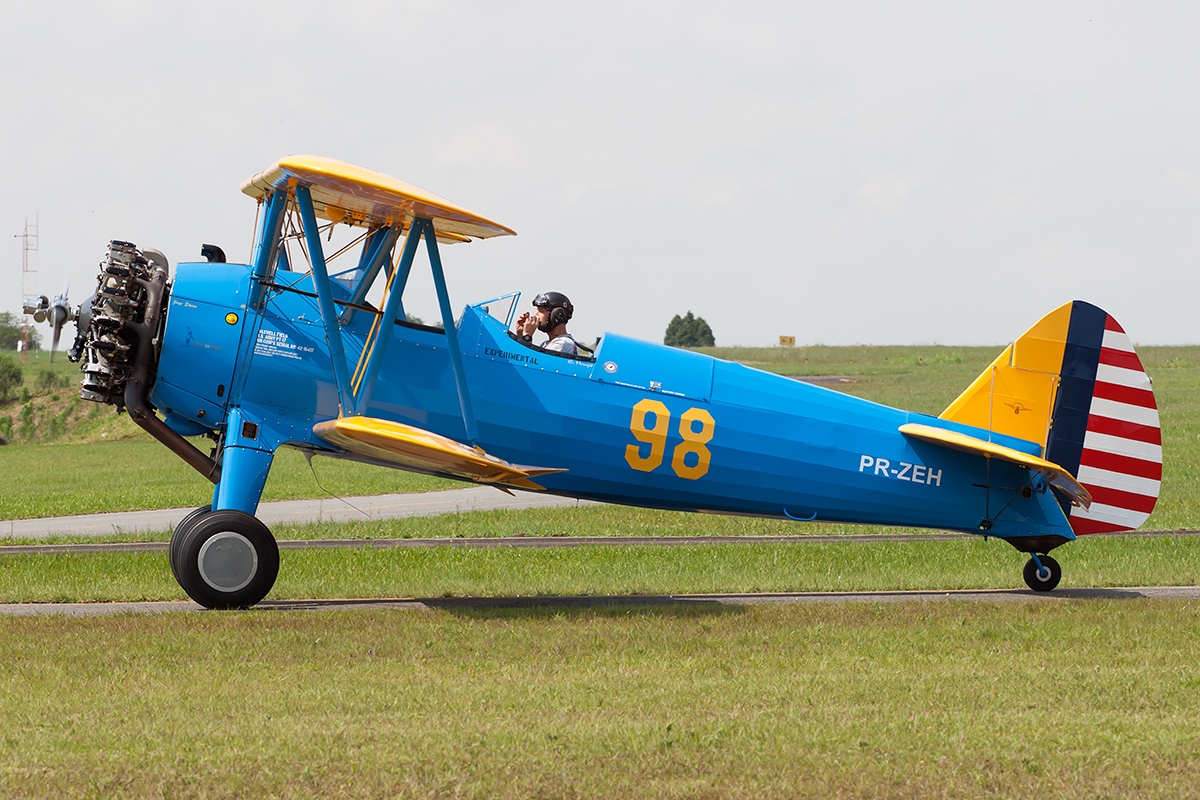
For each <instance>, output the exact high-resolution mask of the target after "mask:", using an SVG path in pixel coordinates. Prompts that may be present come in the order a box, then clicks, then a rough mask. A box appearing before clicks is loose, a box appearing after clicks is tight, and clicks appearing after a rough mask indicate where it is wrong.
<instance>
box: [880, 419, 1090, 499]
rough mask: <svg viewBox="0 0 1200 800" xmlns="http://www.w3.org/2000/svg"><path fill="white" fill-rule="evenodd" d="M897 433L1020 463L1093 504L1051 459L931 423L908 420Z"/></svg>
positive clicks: (1080, 487)
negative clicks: (922, 423)
mask: <svg viewBox="0 0 1200 800" xmlns="http://www.w3.org/2000/svg"><path fill="white" fill-rule="evenodd" d="M900 432H901V433H902V434H904V435H905V436H911V437H912V438H914V439H920V440H921V441H923V442H930V443H931V444H936V445H941V446H942V447H949V448H950V449H951V450H960V451H962V452H964V453H974V454H976V455H981V456H983V457H984V458H998V459H1000V460H1002V461H1009V462H1011V463H1013V464H1019V465H1020V466H1022V467H1026V468H1027V469H1032V470H1036V471H1038V472H1041V473H1043V474H1044V475H1045V476H1046V480H1048V481H1049V482H1050V485H1051V486H1053V487H1055V488H1056V489H1058V490H1059V491H1061V492H1062V493H1063V494H1065V495H1066V496H1067V497H1069V498H1071V500H1072V501H1073V502H1074V503H1075V504H1076V505H1079V506H1083V507H1084V508H1088V507H1089V506H1090V505H1091V504H1092V496H1091V494H1090V493H1088V490H1087V489H1085V488H1083V486H1082V485H1080V483H1079V481H1077V480H1075V476H1074V475H1072V474H1071V473H1069V472H1067V471H1066V470H1065V469H1063V468H1062V467H1060V466H1059V465H1058V464H1055V463H1054V462H1052V461H1047V460H1046V459H1044V458H1038V457H1037V456H1031V455H1029V454H1028V453H1022V452H1021V451H1020V450H1014V449H1012V448H1011V447H1005V446H1004V445H1000V444H995V443H994V442H985V441H984V440H983V439H976V438H975V437H974V436H967V435H966V434H965V433H956V432H955V431H948V430H945V429H943V428H934V427H932V426H930V425H919V424H917V423H914V422H910V423H908V424H905V425H901V426H900Z"/></svg>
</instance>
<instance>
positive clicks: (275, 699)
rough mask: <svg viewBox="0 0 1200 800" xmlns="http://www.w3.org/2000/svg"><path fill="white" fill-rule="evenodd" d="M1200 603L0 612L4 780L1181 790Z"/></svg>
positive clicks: (209, 788)
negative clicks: (75, 614)
mask: <svg viewBox="0 0 1200 800" xmlns="http://www.w3.org/2000/svg"><path fill="white" fill-rule="evenodd" d="M1198 632H1200V609H1198V608H1197V607H1196V605H1195V604H1188V603H1180V602H1153V601H1133V602H1130V601H1089V602H1075V601H1068V602H1065V603H1054V604H1040V603H1004V604H965V603H952V602H948V603H934V604H921V603H913V604H903V605H891V604H889V605H882V606H878V605H868V606H863V605H846V606H804V607H770V608H745V609H729V608H722V607H718V608H713V609H709V608H680V607H659V608H644V609H637V610H629V609H595V610H587V611H572V610H568V609H562V608H557V609H556V608H548V609H536V610H530V611H517V612H515V611H503V612H502V611H490V612H489V611H484V612H461V613H458V614H452V613H449V612H442V611H438V612H430V613H411V612H394V611H393V612H388V611H370V612H353V613H345V612H327V613H320V614H309V613H301V614H280V613H270V612H251V613H233V614H221V613H213V614H204V615H195V616H180V615H165V616H142V617H116V618H100V619H97V618H89V619H75V618H64V617H58V618H23V619H0V687H2V689H0V719H3V720H4V721H5V724H4V727H3V731H0V795H3V796H6V797H22V798H38V797H54V798H59V797H117V796H128V797H134V796H137V797H211V798H224V797H268V796H270V797H334V796H338V797H414V798H442V797H462V798H527V797H547V798H549V797H586V798H591V797H605V798H607V797H622V798H640V797H655V798H657V797H688V798H762V797H798V798H804V797H813V798H826V797H863V798H871V797H894V798H925V797H933V796H937V797H1038V798H1040V797H1061V798H1092V797H1194V796H1196V795H1197V794H1198V793H1200V789H1198V788H1197V783H1196V780H1195V776H1196V775H1197V774H1200V727H1198V726H1197V723H1196V720H1197V718H1198V716H1200V665H1198V664H1197V661H1196V659H1195V653H1196V652H1197V650H1198V649H1200V636H1198Z"/></svg>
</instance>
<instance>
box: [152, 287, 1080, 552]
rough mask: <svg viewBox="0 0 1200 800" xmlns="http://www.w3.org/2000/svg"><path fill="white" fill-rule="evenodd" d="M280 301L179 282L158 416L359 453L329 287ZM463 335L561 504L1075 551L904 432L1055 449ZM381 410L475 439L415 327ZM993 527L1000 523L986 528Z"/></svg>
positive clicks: (446, 364)
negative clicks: (341, 377) (833, 524)
mask: <svg viewBox="0 0 1200 800" xmlns="http://www.w3.org/2000/svg"><path fill="white" fill-rule="evenodd" d="M275 283H276V284H277V285H281V286H282V285H286V286H288V287H289V289H288V290H278V289H270V290H268V292H269V293H268V299H267V301H266V302H265V303H264V304H262V306H261V310H257V309H255V307H254V306H255V304H254V303H253V302H252V292H255V291H263V288H262V287H259V286H258V285H257V284H256V283H255V282H254V281H253V279H252V277H251V274H250V268H249V267H246V266H242V265H236V264H181V265H179V268H178V273H177V276H176V280H175V282H174V285H173V288H172V293H171V297H170V304H169V307H168V312H167V323H166V332H165V335H164V339H163V344H162V351H161V355H160V360H159V366H158V377H157V382H156V384H155V387H154V391H153V394H152V396H151V400H152V402H153V403H154V404H155V406H156V407H157V408H158V409H159V411H160V412H161V413H163V414H164V415H165V416H166V419H167V422H168V424H169V425H171V426H172V427H173V428H175V429H176V430H177V431H179V432H180V433H183V434H185V435H195V434H199V433H203V432H205V431H206V430H213V429H220V428H221V426H225V429H224V431H223V432H224V444H225V446H226V448H229V447H245V448H249V449H251V450H256V451H258V452H261V453H268V454H269V453H273V452H274V450H275V448H277V447H278V446H279V445H281V444H287V445H291V446H296V447H300V448H304V449H307V450H311V451H315V452H319V453H324V454H328V455H331V456H339V455H344V454H342V453H340V452H338V451H337V450H336V449H335V448H332V447H331V446H330V445H329V444H327V443H325V442H324V441H322V440H321V439H319V438H318V437H317V436H316V435H315V434H314V433H313V425H314V424H315V423H317V422H321V421H324V420H327V419H330V418H334V417H336V416H337V415H338V390H337V386H336V384H335V380H334V375H333V370H332V368H331V361H330V355H329V347H328V344H327V342H326V337H325V333H324V328H323V327H322V324H321V316H320V313H319V310H318V305H317V300H316V299H315V297H314V296H312V294H313V285H312V281H311V278H310V277H309V276H308V275H301V274H298V273H290V272H284V271H280V272H278V273H277V274H276V276H275ZM331 284H332V286H333V287H334V293H335V298H336V299H341V300H345V299H346V298H347V296H348V295H347V294H346V293H345V292H344V289H343V288H342V287H341V286H340V284H338V283H337V282H336V281H331ZM339 291H341V292H343V293H342V294H341V295H338V292H339ZM339 311H342V312H345V311H346V309H345V307H339ZM374 319H375V317H374V315H373V314H371V313H369V312H364V311H356V312H353V313H352V315H351V318H350V319H349V320H348V321H347V322H345V323H344V325H343V328H342V338H343V343H344V346H345V350H346V356H347V360H348V364H349V368H350V371H351V372H353V368H354V364H355V363H356V362H358V361H359V359H360V355H361V351H362V348H363V343H364V341H366V340H367V337H368V333H369V330H370V327H371V324H372V323H373V321H374ZM457 331H458V339H459V344H460V348H461V351H462V355H463V359H464V367H465V376H466V379H467V384H468V387H469V391H470V396H471V400H472V403H473V407H474V417H475V419H476V421H477V426H478V444H479V446H481V447H482V448H483V449H484V450H486V451H487V452H488V453H490V454H491V455H494V456H498V457H500V458H503V459H506V460H508V461H510V462H513V463H516V464H523V465H529V466H535V467H557V468H565V469H566V470H567V471H566V472H562V473H557V474H551V475H545V476H542V477H540V478H538V482H539V483H541V484H543V485H544V486H545V487H546V489H547V490H548V491H550V492H552V493H554V494H559V495H566V496H571V497H580V498H587V499H593V500H600V501H607V502H617V503H626V504H633V505H639V506H646V507H653V508H665V509H678V510H687V511H708V512H716V513H723V514H747V515H760V516H766V517H779V518H783V517H790V518H794V519H803V520H809V519H816V520H821V521H837V522H849V523H866V524H882V525H903V526H916V527H927V528H944V529H951V530H959V531H966V532H973V533H985V532H986V533H987V534H989V535H992V536H997V537H1002V538H1012V537H1018V536H1045V535H1051V536H1062V537H1064V538H1066V539H1073V538H1075V537H1074V535H1073V534H1072V533H1071V530H1070V527H1069V526H1068V524H1067V521H1066V518H1065V516H1064V514H1063V511H1062V509H1061V508H1060V506H1059V503H1058V501H1057V500H1056V499H1055V497H1054V495H1053V493H1052V492H1050V491H1046V490H1044V487H1042V486H1039V485H1037V482H1036V481H1035V482H1034V486H1033V489H1034V490H1033V491H1027V492H1025V493H1024V494H1028V495H1029V496H1023V493H1022V491H1021V490H1022V488H1023V487H1026V486H1029V484H1030V473H1029V472H1028V471H1026V470H1024V469H1022V468H1020V467H1017V466H1015V465H1013V464H1009V463H1007V462H1001V461H996V460H992V461H991V462H990V464H989V462H988V460H986V459H984V458H982V457H980V456H978V455H972V454H968V453H962V452H958V451H955V450H950V449H947V448H944V447H940V446H937V445H933V444H928V443H924V442H920V441H915V440H910V439H909V438H906V437H905V436H903V435H902V434H900V433H899V432H898V430H897V429H898V428H899V427H900V426H901V425H902V424H905V423H908V422H921V423H924V424H927V425H933V426H936V427H941V428H947V429H951V430H957V431H961V432H964V433H967V434H969V435H972V436H977V437H980V438H990V439H991V440H993V441H995V442H997V443H999V444H1003V445H1006V446H1008V447H1011V448H1014V449H1017V450H1020V451H1022V452H1026V453H1031V454H1034V455H1040V454H1041V448H1040V447H1039V446H1038V445H1037V444H1036V443H1032V442H1027V441H1023V440H1019V439H1013V438H1011V437H1003V436H996V435H992V436H989V435H988V433H987V432H986V431H981V430H978V429H975V428H971V427H968V426H962V425H956V424H953V423H949V422H945V421H943V420H939V419H936V418H932V417H928V416H926V415H922V414H914V413H910V412H906V411H901V410H898V409H894V408H889V407H887V406H883V405H879V404H877V403H872V402H869V401H866V400H862V399H859V398H855V397H851V396H848V395H845V394H841V393H839V392H835V391H831V390H829V389H825V388H822V387H819V386H813V385H809V384H806V383H802V382H800V381H796V380H792V379H790V378H786V377H782V376H778V375H773V374H770V373H766V372H762V371H759V370H755V369H751V368H749V367H745V366H742V365H740V364H734V363H730V362H726V361H722V360H719V359H715V358H711V357H709V356H705V355H700V354H697V353H692V352H688V351H685V350H679V349H675V348H668V347H664V346H661V345H654V344H650V343H647V342H642V341H638V340H635V339H630V338H626V337H623V336H618V335H614V334H607V335H606V336H605V337H604V338H603V339H602V341H601V343H600V345H599V347H598V349H597V351H596V354H595V360H594V361H592V360H585V359H577V358H563V357H560V356H557V355H554V354H551V353H547V352H543V351H540V350H537V349H535V348H531V347H528V346H526V345H524V344H522V343H520V342H517V341H515V340H514V339H512V338H511V337H510V336H509V335H508V333H507V330H506V327H505V325H504V324H503V323H502V322H500V321H499V320H497V319H495V318H493V317H492V316H490V315H489V314H487V313H486V311H485V310H484V309H483V308H481V307H478V306H468V307H467V309H466V311H465V312H464V313H463V315H462V318H461V319H460V321H459V323H458V326H457ZM367 412H368V415H369V416H373V417H379V418H384V419H389V420H395V421H398V422H403V423H406V424H409V425H414V426H417V427H420V428H424V429H427V430H430V431H433V432H435V433H438V434H441V435H444V436H448V437H451V438H454V439H457V440H459V441H466V440H467V439H468V438H469V437H467V435H466V430H465V426H464V421H463V416H462V413H461V411H460V400H459V395H458V392H457V387H456V383H455V377H454V371H453V369H452V364H451V359H450V353H449V349H448V344H447V337H446V335H445V334H444V333H442V332H440V331H436V330H433V329H429V328H424V327H419V326H412V325H409V324H404V323H399V324H396V325H395V327H394V331H393V335H392V339H391V341H390V343H389V345H388V348H387V351H386V358H385V361H384V363H383V367H382V369H381V371H380V373H379V378H378V381H377V383H376V384H375V389H374V392H373V394H372V395H371V402H370V405H369V407H368V409H367ZM246 423H249V424H250V426H251V427H249V428H247V427H246ZM248 433H253V434H254V436H253V437H249V436H247V434H248ZM260 460H261V459H260ZM266 463H267V467H269V458H267V460H266ZM260 471H261V472H262V473H263V474H262V476H261V477H262V478H265V470H260ZM252 472H253V471H252ZM231 480H233V479H232V478H231ZM249 480H251V481H252V482H253V481H258V480H259V476H258V475H257V473H254V474H253V475H251V476H250V478H249ZM989 487H990V488H989ZM258 488H259V490H261V483H258ZM246 497H247V498H250V497H252V500H243V501H241V502H230V503H229V504H230V505H232V506H234V507H237V506H239V505H240V506H245V505H250V507H249V508H243V509H242V510H248V511H250V512H253V511H254V507H255V506H256V505H257V502H258V492H257V491H250V492H248V493H247V494H246ZM1006 504H1007V505H1006ZM1000 508H1003V511H1002V512H1000V513H997V511H998V510H999V509H1000ZM985 517H993V518H994V522H993V523H992V525H991V527H990V528H989V529H987V530H983V529H981V528H980V522H981V520H983V519H984V518H985Z"/></svg>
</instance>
